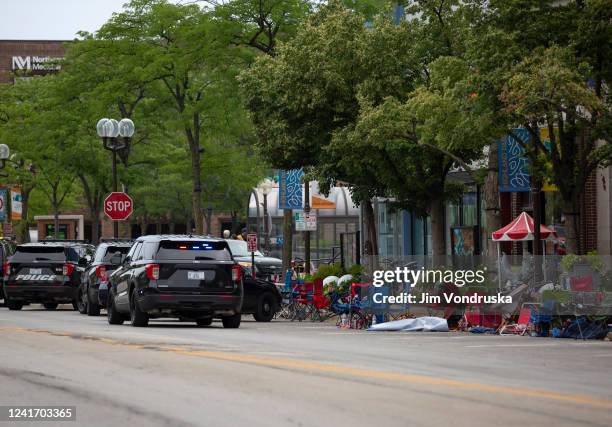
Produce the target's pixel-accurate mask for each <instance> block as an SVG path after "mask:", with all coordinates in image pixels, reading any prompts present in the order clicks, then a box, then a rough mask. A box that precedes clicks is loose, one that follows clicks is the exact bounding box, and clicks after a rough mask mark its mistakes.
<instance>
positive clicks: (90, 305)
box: [87, 296, 100, 316]
mask: <svg viewBox="0 0 612 427" xmlns="http://www.w3.org/2000/svg"><path fill="white" fill-rule="evenodd" d="M87 300H88V301H87V315H88V316H99V315H100V306H99V305H98V304H96V303H95V302H91V301H89V296H88V297H87Z"/></svg>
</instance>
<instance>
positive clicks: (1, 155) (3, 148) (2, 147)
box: [0, 144, 11, 160]
mask: <svg viewBox="0 0 612 427" xmlns="http://www.w3.org/2000/svg"><path fill="white" fill-rule="evenodd" d="M10 154H11V150H10V149H9V147H8V145H6V144H0V160H6V159H8V158H9V156H10Z"/></svg>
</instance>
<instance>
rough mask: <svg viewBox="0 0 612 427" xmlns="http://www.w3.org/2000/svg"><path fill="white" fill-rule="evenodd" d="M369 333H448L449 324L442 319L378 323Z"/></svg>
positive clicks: (419, 318) (422, 318)
mask: <svg viewBox="0 0 612 427" xmlns="http://www.w3.org/2000/svg"><path fill="white" fill-rule="evenodd" d="M368 331H408V332H413V331H423V332H448V323H447V321H446V319H443V318H441V317H418V318H416V319H402V320H394V321H392V322H385V323H378V324H376V325H374V326H372V327H370V328H369V329H368Z"/></svg>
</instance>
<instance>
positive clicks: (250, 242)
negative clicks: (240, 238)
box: [246, 233, 257, 279]
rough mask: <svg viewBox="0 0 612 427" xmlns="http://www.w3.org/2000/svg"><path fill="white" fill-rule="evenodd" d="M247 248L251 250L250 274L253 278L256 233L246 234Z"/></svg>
mask: <svg viewBox="0 0 612 427" xmlns="http://www.w3.org/2000/svg"><path fill="white" fill-rule="evenodd" d="M246 237H247V239H246V241H247V250H248V251H249V252H251V274H252V275H253V279H254V278H255V251H256V250H257V234H255V233H249V234H247V236H246Z"/></svg>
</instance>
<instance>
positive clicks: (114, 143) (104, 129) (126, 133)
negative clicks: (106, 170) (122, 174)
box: [96, 118, 134, 239]
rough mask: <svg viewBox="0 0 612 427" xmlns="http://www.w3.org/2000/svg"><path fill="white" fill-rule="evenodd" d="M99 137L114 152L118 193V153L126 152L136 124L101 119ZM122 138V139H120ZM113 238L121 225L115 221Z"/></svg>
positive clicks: (114, 182)
mask: <svg viewBox="0 0 612 427" xmlns="http://www.w3.org/2000/svg"><path fill="white" fill-rule="evenodd" d="M96 130H97V132H98V136H99V137H100V138H102V143H103V144H104V148H105V149H106V150H109V151H111V152H112V159H113V193H116V192H117V152H119V151H121V150H124V149H125V148H126V147H127V145H128V144H129V141H130V138H131V137H132V136H133V135H134V122H133V121H131V120H130V119H121V121H119V122H118V121H117V120H115V119H106V118H104V119H100V120H99V121H98V123H97V124H96ZM119 136H121V139H119V138H118V137H119ZM113 237H114V238H115V239H116V238H118V237H119V223H118V222H117V221H113Z"/></svg>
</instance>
